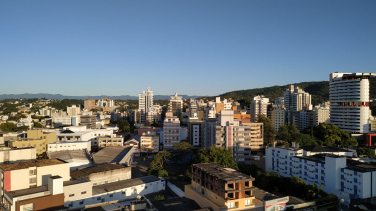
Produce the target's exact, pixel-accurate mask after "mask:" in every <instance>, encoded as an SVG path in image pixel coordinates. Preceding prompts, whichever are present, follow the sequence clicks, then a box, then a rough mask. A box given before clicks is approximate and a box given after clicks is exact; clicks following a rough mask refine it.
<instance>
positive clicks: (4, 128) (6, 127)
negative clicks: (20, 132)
mask: <svg viewBox="0 0 376 211" xmlns="http://www.w3.org/2000/svg"><path fill="white" fill-rule="evenodd" d="M15 129H16V125H15V124H13V123H11V122H6V123H3V124H1V125H0V130H1V131H14V130H15Z"/></svg>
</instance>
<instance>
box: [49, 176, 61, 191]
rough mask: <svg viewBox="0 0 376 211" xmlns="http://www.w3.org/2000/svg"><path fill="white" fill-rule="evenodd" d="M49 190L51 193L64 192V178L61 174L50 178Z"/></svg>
mask: <svg viewBox="0 0 376 211" xmlns="http://www.w3.org/2000/svg"><path fill="white" fill-rule="evenodd" d="M48 190H49V191H50V194H51V195H57V194H61V193H64V191H63V178H62V177H60V176H52V177H49V178H48Z"/></svg>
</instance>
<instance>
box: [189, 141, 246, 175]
mask: <svg viewBox="0 0 376 211" xmlns="http://www.w3.org/2000/svg"><path fill="white" fill-rule="evenodd" d="M234 160H235V158H233V157H232V152H231V150H230V149H225V148H221V147H215V146H211V147H208V148H203V149H200V151H199V152H198V153H197V155H196V156H195V157H194V163H218V164H221V165H223V166H225V167H228V168H232V169H235V170H239V169H238V165H237V164H236V162H235V161H234Z"/></svg>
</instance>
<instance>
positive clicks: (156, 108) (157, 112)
mask: <svg viewBox="0 0 376 211" xmlns="http://www.w3.org/2000/svg"><path fill="white" fill-rule="evenodd" d="M146 120H148V121H149V122H150V123H153V122H160V121H162V106H160V105H153V106H151V107H149V108H148V109H147V111H146Z"/></svg>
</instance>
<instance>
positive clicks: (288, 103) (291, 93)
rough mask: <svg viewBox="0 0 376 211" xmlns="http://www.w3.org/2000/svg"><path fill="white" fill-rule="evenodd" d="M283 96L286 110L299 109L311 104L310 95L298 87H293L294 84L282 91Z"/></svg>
mask: <svg viewBox="0 0 376 211" xmlns="http://www.w3.org/2000/svg"><path fill="white" fill-rule="evenodd" d="M283 98H284V102H285V108H286V109H287V110H292V111H301V110H303V109H304V108H307V107H310V106H311V95H310V94H309V93H307V92H305V91H303V90H302V89H301V88H299V87H296V88H294V85H290V88H289V89H286V91H284V92H283Z"/></svg>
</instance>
